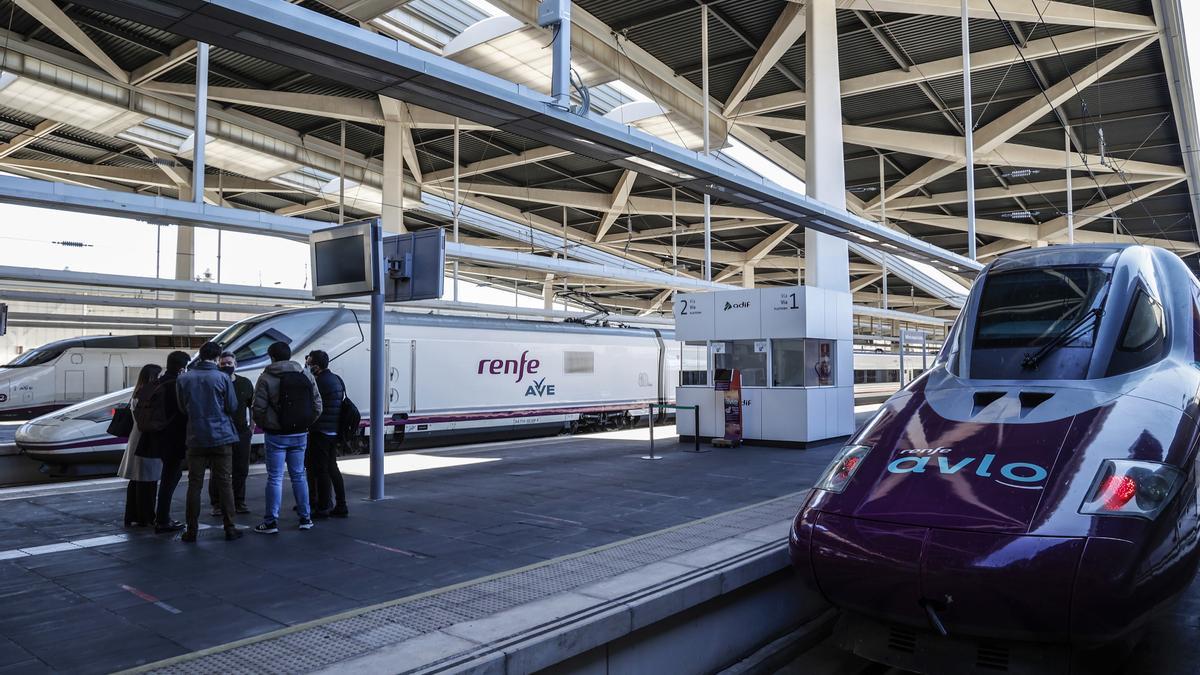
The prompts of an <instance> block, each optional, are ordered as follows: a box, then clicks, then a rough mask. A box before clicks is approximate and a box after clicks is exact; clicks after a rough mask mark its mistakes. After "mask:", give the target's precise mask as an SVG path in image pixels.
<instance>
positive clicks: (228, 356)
mask: <svg viewBox="0 0 1200 675" xmlns="http://www.w3.org/2000/svg"><path fill="white" fill-rule="evenodd" d="M221 359H233V362H234V363H237V355H236V354H234V353H233V352H221V355H220V356H218V357H217V360H218V361H220V360H221Z"/></svg>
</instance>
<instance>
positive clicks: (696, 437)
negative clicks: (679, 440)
mask: <svg viewBox="0 0 1200 675" xmlns="http://www.w3.org/2000/svg"><path fill="white" fill-rule="evenodd" d="M692 408H694V409H695V411H696V414H695V415H692V422H693V423H694V426H695V428H694V429H693V432H694V435H693V436H692V441H693V442H695V443H696V452H700V406H698V405H695V406H692ZM675 414H676V415H678V414H679V411H675Z"/></svg>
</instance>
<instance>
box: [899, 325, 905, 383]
mask: <svg viewBox="0 0 1200 675" xmlns="http://www.w3.org/2000/svg"><path fill="white" fill-rule="evenodd" d="M900 386H901V387H903V386H904V329H903V328H901V329H900Z"/></svg>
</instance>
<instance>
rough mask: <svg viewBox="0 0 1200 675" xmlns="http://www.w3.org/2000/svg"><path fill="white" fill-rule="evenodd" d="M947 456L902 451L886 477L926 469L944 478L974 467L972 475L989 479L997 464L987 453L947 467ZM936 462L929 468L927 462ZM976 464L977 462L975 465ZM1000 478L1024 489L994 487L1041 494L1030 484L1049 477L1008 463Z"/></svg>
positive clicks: (936, 450)
mask: <svg viewBox="0 0 1200 675" xmlns="http://www.w3.org/2000/svg"><path fill="white" fill-rule="evenodd" d="M949 453H950V448H913V449H911V450H901V451H900V452H899V454H901V455H906V456H905V457H900V458H898V459H894V460H892V461H891V463H889V464H888V467H887V469H888V472H889V473H925V470H926V468H929V469H930V471H931V472H932V471H937V472H938V473H941V474H943V475H951V476H952V475H954V474H956V473H958V472H960V471H967V473H970V471H969V470H968V467H970V466H972V465H974V467H975V472H974V473H975V475H976V476H979V477H980V478H992V465H993V464H994V463H995V461H996V455H994V454H992V453H988V454H986V455H984V456H983V458H982V459H980V458H978V457H963V458H962V459H960V460H958V461H956V462H954V463H953V464H951V463H950V458H949V457H946V455H947V454H949ZM933 459H936V460H937V461H936V462H935V463H934V464H933V466H932V467H930V460H933ZM976 460H978V461H976ZM999 471H1000V475H1001V476H1003V477H1004V478H1006V479H1008V480H1010V481H1014V482H1016V483H1026V485H1013V484H1012V483H1006V482H1005V481H1002V480H1000V479H999V478H993V480H995V481H996V482H997V483H999V484H1001V485H1004V486H1006V487H1011V488H1020V489H1022V490H1041V489H1042V488H1043V487H1044V486H1042V485H1030V483H1041V482H1042V481H1044V480H1046V476H1048V475H1049V473H1050V472H1048V471H1047V470H1046V469H1045V468H1044V467H1042V466H1039V465H1037V464H1032V463H1030V462H1010V463H1008V464H1005V465H1003V466H1001V467H1000V469H999Z"/></svg>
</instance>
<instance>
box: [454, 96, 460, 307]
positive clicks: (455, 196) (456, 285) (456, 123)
mask: <svg viewBox="0 0 1200 675" xmlns="http://www.w3.org/2000/svg"><path fill="white" fill-rule="evenodd" d="M458 173H459V164H458V118H457V117H455V118H454V243H456V244H457V243H458V212H459V209H460V207H459V205H458V199H459V197H458ZM454 301H455V302H458V261H457V260H455V261H454Z"/></svg>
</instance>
